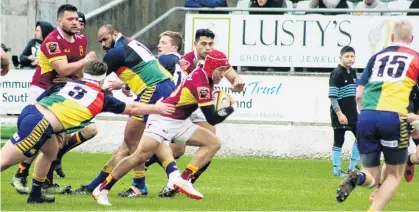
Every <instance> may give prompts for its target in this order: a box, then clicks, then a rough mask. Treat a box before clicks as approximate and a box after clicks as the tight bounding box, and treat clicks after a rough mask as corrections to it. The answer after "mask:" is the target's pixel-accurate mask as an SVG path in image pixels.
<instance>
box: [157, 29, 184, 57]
mask: <svg viewBox="0 0 419 212" xmlns="http://www.w3.org/2000/svg"><path fill="white" fill-rule="evenodd" d="M163 36H167V37H169V38H170V39H171V40H172V45H174V46H177V51H178V52H179V51H180V50H182V45H183V37H182V35H181V34H180V32H173V31H165V32H162V33H161V34H160V38H161V37H163Z"/></svg>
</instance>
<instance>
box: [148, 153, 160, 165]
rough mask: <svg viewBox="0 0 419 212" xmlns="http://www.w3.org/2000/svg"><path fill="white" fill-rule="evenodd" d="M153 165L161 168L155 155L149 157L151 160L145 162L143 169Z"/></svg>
mask: <svg viewBox="0 0 419 212" xmlns="http://www.w3.org/2000/svg"><path fill="white" fill-rule="evenodd" d="M155 163H158V164H159V165H160V166H162V164H161V162H160V160H159V158H158V157H157V155H156V154H154V155H153V156H151V158H150V159H149V160H148V161H147V162H145V167H146V168H148V167H150V166H151V165H153V164H155Z"/></svg>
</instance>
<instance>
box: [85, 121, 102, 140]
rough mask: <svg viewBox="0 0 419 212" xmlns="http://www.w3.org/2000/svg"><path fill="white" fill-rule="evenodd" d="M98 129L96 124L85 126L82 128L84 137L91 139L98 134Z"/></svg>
mask: <svg viewBox="0 0 419 212" xmlns="http://www.w3.org/2000/svg"><path fill="white" fill-rule="evenodd" d="M98 132H99V131H98V129H97V127H96V125H93V124H91V125H89V126H87V127H85V128H84V129H82V131H81V133H82V134H83V137H84V138H86V139H90V138H93V137H95V136H96V135H97V134H98Z"/></svg>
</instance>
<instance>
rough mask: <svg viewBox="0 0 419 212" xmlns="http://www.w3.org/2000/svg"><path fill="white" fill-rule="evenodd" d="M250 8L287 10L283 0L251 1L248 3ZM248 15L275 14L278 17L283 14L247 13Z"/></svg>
mask: <svg viewBox="0 0 419 212" xmlns="http://www.w3.org/2000/svg"><path fill="white" fill-rule="evenodd" d="M250 7H256V8H287V3H286V1H285V0H252V1H251V2H250ZM249 14H262V15H263V14H265V15H267V14H275V15H280V14H284V13H283V12H269V13H266V12H249Z"/></svg>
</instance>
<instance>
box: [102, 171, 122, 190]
mask: <svg viewBox="0 0 419 212" xmlns="http://www.w3.org/2000/svg"><path fill="white" fill-rule="evenodd" d="M117 181H118V180H116V179H114V178H113V177H112V174H109V176H108V177H107V178H106V180H105V182H103V183H102V184H101V185H100V189H99V190H108V191H109V190H111V189H112V187H113V185H115V183H116V182H117Z"/></svg>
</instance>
